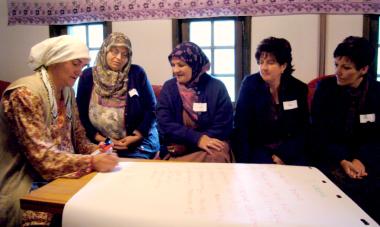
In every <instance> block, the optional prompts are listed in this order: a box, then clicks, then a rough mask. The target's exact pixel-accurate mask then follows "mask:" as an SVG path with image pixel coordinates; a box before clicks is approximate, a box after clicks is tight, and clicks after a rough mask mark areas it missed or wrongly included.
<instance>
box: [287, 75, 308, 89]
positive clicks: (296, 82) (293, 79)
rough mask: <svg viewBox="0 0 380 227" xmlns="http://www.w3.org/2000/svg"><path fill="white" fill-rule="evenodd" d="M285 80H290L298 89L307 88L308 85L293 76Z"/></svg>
mask: <svg viewBox="0 0 380 227" xmlns="http://www.w3.org/2000/svg"><path fill="white" fill-rule="evenodd" d="M285 78H288V80H289V81H290V82H291V83H292V84H293V85H294V86H298V87H303V88H307V84H306V83H305V82H303V81H301V80H300V79H298V78H296V77H295V76H293V75H287V76H286V77H285Z"/></svg>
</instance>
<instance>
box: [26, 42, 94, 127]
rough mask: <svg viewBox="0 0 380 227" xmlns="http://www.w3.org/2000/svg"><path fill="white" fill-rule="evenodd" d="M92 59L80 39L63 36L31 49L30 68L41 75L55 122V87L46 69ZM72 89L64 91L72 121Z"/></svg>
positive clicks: (67, 110)
mask: <svg viewBox="0 0 380 227" xmlns="http://www.w3.org/2000/svg"><path fill="white" fill-rule="evenodd" d="M80 58H86V59H90V55H89V51H88V48H87V46H86V44H84V43H83V42H82V41H81V40H80V39H78V38H75V37H73V36H69V35H62V36H58V37H54V38H49V39H45V40H44V41H42V42H40V43H37V44H36V45H34V46H33V47H32V48H31V49H30V54H29V59H28V62H29V66H30V67H31V68H32V69H33V70H34V71H39V72H40V73H41V79H42V81H43V83H44V85H45V87H46V90H47V92H48V97H49V102H50V107H51V114H52V117H53V121H55V120H56V119H57V116H58V108H57V102H56V99H55V94H54V91H53V86H52V85H51V84H50V83H51V82H50V81H49V79H48V73H47V71H46V68H47V67H48V66H49V65H52V64H55V63H61V62H66V61H70V60H74V59H80ZM70 89H71V88H69V87H66V88H64V90H63V96H64V100H65V106H66V115H67V117H68V118H69V119H71V99H72V97H71V91H70Z"/></svg>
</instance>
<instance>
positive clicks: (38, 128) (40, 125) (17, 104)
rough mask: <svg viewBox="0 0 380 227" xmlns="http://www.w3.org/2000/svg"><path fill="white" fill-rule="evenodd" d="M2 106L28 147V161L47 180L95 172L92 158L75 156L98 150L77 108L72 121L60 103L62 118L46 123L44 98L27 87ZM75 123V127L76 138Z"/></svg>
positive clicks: (20, 141) (22, 88) (5, 97)
mask: <svg viewBox="0 0 380 227" xmlns="http://www.w3.org/2000/svg"><path fill="white" fill-rule="evenodd" d="M2 105H3V106H4V113H5V116H6V117H7V119H8V123H9V125H14V127H13V133H14V134H15V136H16V138H17V139H18V142H19V143H20V144H21V145H23V147H25V150H24V152H25V155H26V157H27V158H28V161H29V162H30V164H31V165H32V166H33V167H34V168H35V169H36V170H37V171H38V173H39V174H40V175H41V176H42V177H43V178H44V179H45V180H53V179H55V178H58V177H66V178H78V177H80V176H82V175H85V174H87V173H89V172H91V171H92V167H91V156H90V155H80V154H74V153H81V154H90V153H91V152H93V151H94V150H96V149H97V145H95V144H92V143H90V142H89V141H88V140H87V138H86V135H85V131H84V128H83V127H82V125H81V124H80V121H79V115H78V111H77V107H76V105H75V106H74V107H73V108H72V109H73V115H74V119H75V121H73V122H72V120H70V119H68V118H67V116H66V108H65V106H64V103H63V101H60V102H58V103H57V105H58V110H59V111H58V117H57V119H56V120H53V121H52V123H51V125H46V124H45V118H46V113H44V109H43V102H42V100H41V98H40V97H38V96H36V95H34V94H33V93H32V92H31V91H30V90H29V89H28V88H26V87H20V88H16V89H15V90H13V91H12V92H11V93H10V95H7V96H4V97H3V98H2ZM72 123H74V124H75V127H74V128H75V132H74V135H73V136H72V135H71V132H72V129H71V128H72ZM72 138H75V141H73V140H72ZM74 142H75V143H76V145H75V147H76V150H74V145H73V144H74Z"/></svg>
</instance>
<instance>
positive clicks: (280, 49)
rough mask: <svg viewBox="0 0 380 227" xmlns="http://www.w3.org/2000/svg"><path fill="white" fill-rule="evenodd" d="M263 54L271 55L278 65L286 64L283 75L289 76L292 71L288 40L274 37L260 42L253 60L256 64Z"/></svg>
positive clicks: (290, 50) (290, 49)
mask: <svg viewBox="0 0 380 227" xmlns="http://www.w3.org/2000/svg"><path fill="white" fill-rule="evenodd" d="M263 53H268V54H271V55H273V56H274V57H275V58H276V61H277V62H278V63H279V64H280V65H283V64H285V63H286V64H287V65H286V69H285V71H284V73H285V74H291V73H292V72H293V71H294V69H293V65H292V47H291V46H290V43H289V42H288V40H286V39H283V38H276V37H269V38H266V39H264V40H262V41H261V43H260V44H259V45H258V46H257V49H256V54H255V58H256V61H257V63H259V61H260V57H261V55H262V54H263Z"/></svg>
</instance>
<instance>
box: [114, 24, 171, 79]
mask: <svg viewBox="0 0 380 227" xmlns="http://www.w3.org/2000/svg"><path fill="white" fill-rule="evenodd" d="M112 31H114V32H123V33H125V34H126V35H127V36H128V37H129V38H130V39H131V43H132V50H133V56H132V62H133V63H134V64H138V65H140V66H142V67H143V68H144V69H145V71H146V73H147V75H148V78H149V80H150V82H151V83H152V84H162V83H163V82H164V81H166V80H168V79H169V78H170V77H171V75H172V74H171V68H170V64H169V61H168V55H169V54H170V52H171V50H172V41H171V40H172V22H171V20H146V21H131V22H115V23H112Z"/></svg>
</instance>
